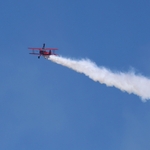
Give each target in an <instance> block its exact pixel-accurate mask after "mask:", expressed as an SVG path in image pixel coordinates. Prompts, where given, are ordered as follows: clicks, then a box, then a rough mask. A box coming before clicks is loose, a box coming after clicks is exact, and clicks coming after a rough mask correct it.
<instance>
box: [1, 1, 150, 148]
mask: <svg viewBox="0 0 150 150" xmlns="http://www.w3.org/2000/svg"><path fill="white" fill-rule="evenodd" d="M0 6H1V7H0V8H1V9H0V20H1V28H0V33H1V36H0V41H1V42H0V43H1V61H0V62H1V63H0V69H1V74H0V77H1V78H0V81H1V82H0V83H1V84H0V89H1V92H0V135H1V136H0V141H1V142H0V149H5V150H12V149H15V150H20V149H21V150H27V149H28V150H41V149H43V150H49V149H61V150H70V149H71V150H93V149H94V150H100V149H111V150H134V149H136V150H141V149H142V150H147V149H149V148H150V143H149V138H150V119H149V118H150V109H149V108H150V102H149V101H148V102H146V103H143V102H142V101H141V99H140V98H139V97H137V96H136V95H133V94H127V93H125V92H122V91H120V90H118V89H116V88H114V87H106V86H105V85H104V84H99V83H98V82H94V81H92V80H91V79H89V78H88V77H86V76H84V75H83V74H79V73H77V72H75V71H72V70H70V69H68V68H65V67H63V66H60V65H57V64H54V63H52V62H50V61H48V60H46V59H44V58H41V59H40V60H38V59H37V57H36V56H32V55H29V54H28V53H29V50H28V49H27V48H28V47H40V46H42V44H43V43H44V42H45V43H46V46H47V47H57V48H59V50H58V52H57V53H58V54H60V55H62V56H65V57H71V58H77V59H80V58H89V59H91V60H92V61H94V62H95V63H96V64H97V65H98V66H104V67H107V68H109V69H111V70H114V71H122V72H127V71H129V70H131V69H133V68H134V70H135V72H136V73H139V74H142V75H144V76H147V77H150V67H149V63H150V59H149V56H150V51H149V49H150V20H149V15H150V9H149V7H150V1H147V0H143V1H141V0H126V1H119V0H114V1H112V0H107V1H104V0H100V1H99V0H94V1H92V0H86V1H85V0H80V1H79V0H76V1H69V0H66V1H60V0H55V1H54V0H51V1H48V0H32V1H29V0H26V1H19V0H14V1H10V0H5V1H1V2H0Z"/></svg>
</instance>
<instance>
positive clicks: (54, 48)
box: [44, 48, 58, 50]
mask: <svg viewBox="0 0 150 150" xmlns="http://www.w3.org/2000/svg"><path fill="white" fill-rule="evenodd" d="M44 50H58V48H44Z"/></svg>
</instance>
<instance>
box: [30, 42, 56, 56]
mask: <svg viewBox="0 0 150 150" xmlns="http://www.w3.org/2000/svg"><path fill="white" fill-rule="evenodd" d="M28 49H30V50H32V53H29V54H33V55H38V58H40V57H41V56H44V57H46V56H50V55H57V54H55V53H54V51H55V50H58V49H57V48H45V43H44V44H43V47H42V48H32V47H29V48H28ZM37 51H39V52H37Z"/></svg>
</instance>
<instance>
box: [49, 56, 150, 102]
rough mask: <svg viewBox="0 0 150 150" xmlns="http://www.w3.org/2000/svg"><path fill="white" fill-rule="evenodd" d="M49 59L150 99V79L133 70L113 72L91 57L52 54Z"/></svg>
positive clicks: (142, 97)
mask: <svg viewBox="0 0 150 150" xmlns="http://www.w3.org/2000/svg"><path fill="white" fill-rule="evenodd" d="M48 60H51V61H53V62H55V63H57V64H60V65H63V66H66V67H68V68H70V69H73V70H75V71H77V72H79V73H83V74H85V75H86V76H88V77H89V78H91V79H92V80H94V81H98V82H100V83H102V84H106V85H107V86H114V87H116V88H118V89H120V90H121V91H126V92H128V93H133V94H135V95H138V96H139V97H141V99H142V101H144V102H145V101H146V100H148V99H150V79H149V78H146V77H144V76H142V75H136V74H135V73H134V72H133V71H132V72H127V73H123V72H112V71H111V70H109V69H107V68H105V67H98V66H97V65H96V64H95V63H94V62H92V61H90V60H89V59H81V60H73V59H70V58H64V57H58V56H54V55H51V56H50V57H48Z"/></svg>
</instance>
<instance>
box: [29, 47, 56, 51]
mask: <svg viewBox="0 0 150 150" xmlns="http://www.w3.org/2000/svg"><path fill="white" fill-rule="evenodd" d="M28 49H30V50H39V51H43V50H58V48H44V49H42V48H34V47H29V48H28Z"/></svg>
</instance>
